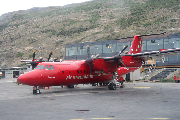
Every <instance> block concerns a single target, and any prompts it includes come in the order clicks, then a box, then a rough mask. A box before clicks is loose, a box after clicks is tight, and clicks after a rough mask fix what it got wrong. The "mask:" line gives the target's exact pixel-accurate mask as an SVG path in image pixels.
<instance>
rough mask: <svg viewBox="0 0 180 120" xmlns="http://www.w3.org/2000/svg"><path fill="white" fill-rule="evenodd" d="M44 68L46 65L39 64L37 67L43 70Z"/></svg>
mask: <svg viewBox="0 0 180 120" xmlns="http://www.w3.org/2000/svg"><path fill="white" fill-rule="evenodd" d="M43 68H44V65H38V66H37V67H36V68H35V69H39V70H41V69H43Z"/></svg>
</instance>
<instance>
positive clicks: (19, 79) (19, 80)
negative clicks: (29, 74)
mask: <svg viewBox="0 0 180 120" xmlns="http://www.w3.org/2000/svg"><path fill="white" fill-rule="evenodd" d="M17 82H18V83H22V84H26V77H25V75H20V76H19V77H18V79H17Z"/></svg>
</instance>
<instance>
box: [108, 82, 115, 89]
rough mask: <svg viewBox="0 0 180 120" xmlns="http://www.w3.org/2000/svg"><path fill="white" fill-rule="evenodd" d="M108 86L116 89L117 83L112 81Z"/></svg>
mask: <svg viewBox="0 0 180 120" xmlns="http://www.w3.org/2000/svg"><path fill="white" fill-rule="evenodd" d="M108 88H109V90H116V84H115V83H110V84H109V85H108Z"/></svg>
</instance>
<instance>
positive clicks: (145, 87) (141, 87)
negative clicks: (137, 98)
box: [133, 87, 151, 89]
mask: <svg viewBox="0 0 180 120" xmlns="http://www.w3.org/2000/svg"><path fill="white" fill-rule="evenodd" d="M133 88H139V89H149V88H151V87H133Z"/></svg>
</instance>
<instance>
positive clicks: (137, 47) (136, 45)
mask: <svg viewBox="0 0 180 120" xmlns="http://www.w3.org/2000/svg"><path fill="white" fill-rule="evenodd" d="M141 47H142V40H141V37H138V36H137V35H135V36H134V39H133V41H132V43H131V47H130V49H129V52H128V54H136V53H140V52H141Z"/></svg>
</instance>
